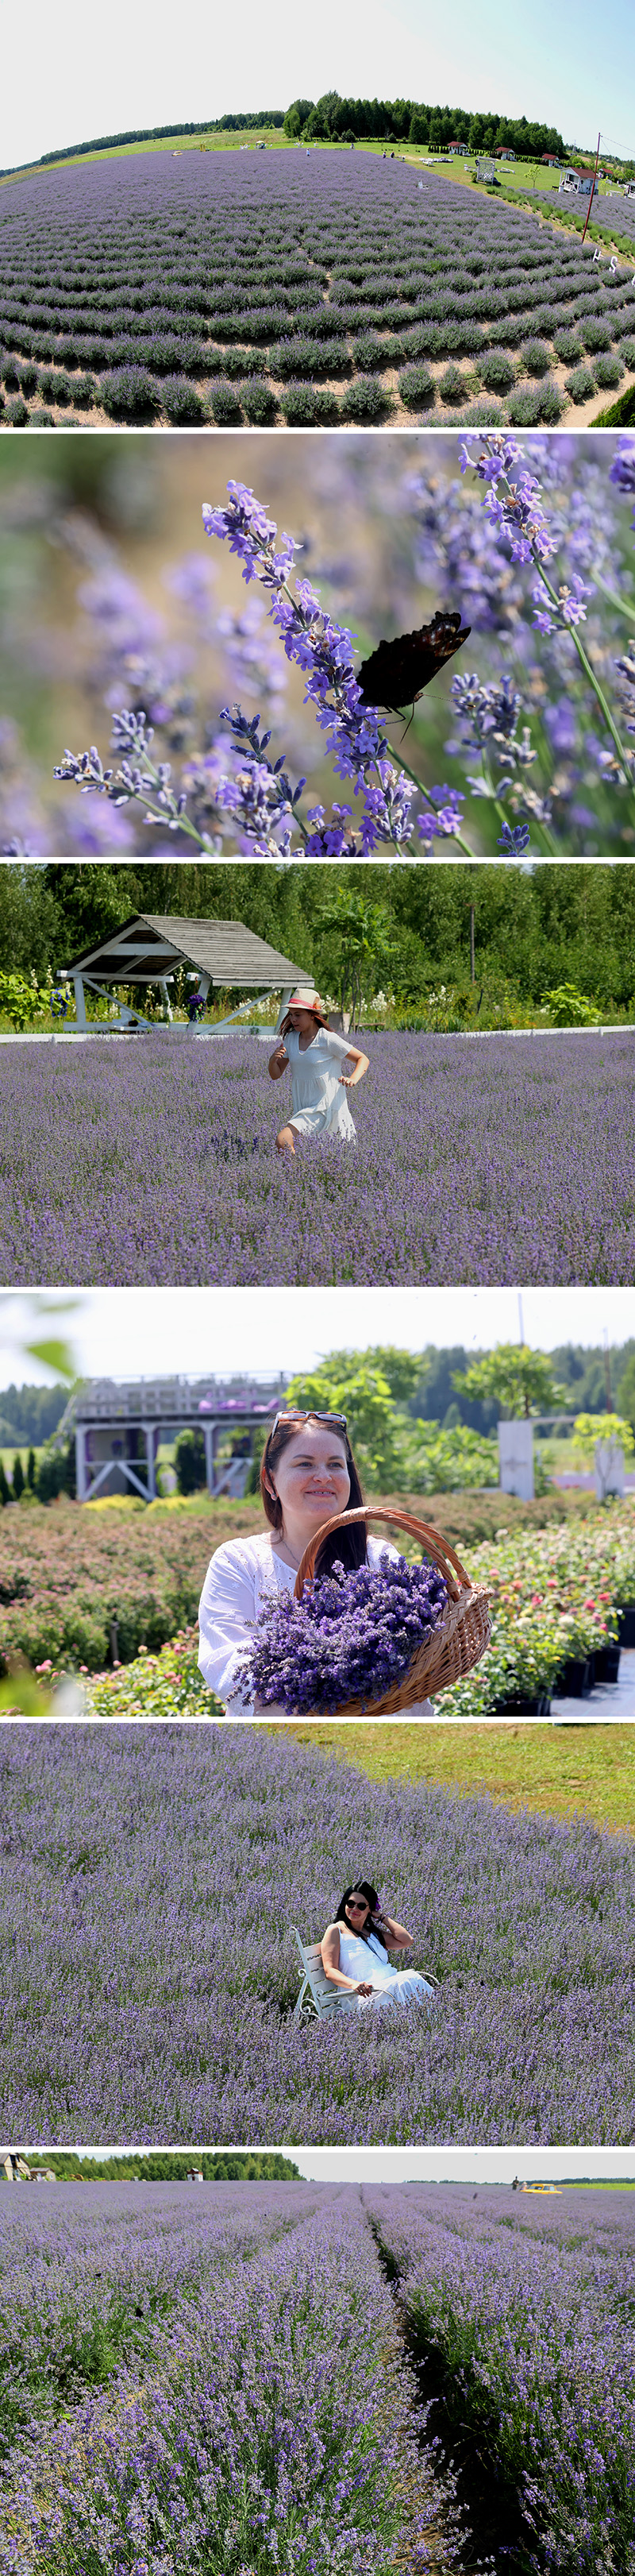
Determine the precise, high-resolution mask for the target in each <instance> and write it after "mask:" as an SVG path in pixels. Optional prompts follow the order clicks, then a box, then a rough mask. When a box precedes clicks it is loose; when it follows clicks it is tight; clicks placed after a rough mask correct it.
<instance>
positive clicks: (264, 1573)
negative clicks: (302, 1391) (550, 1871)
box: [199, 1411, 432, 1718]
mask: <svg viewBox="0 0 635 2576" xmlns="http://www.w3.org/2000/svg"><path fill="white" fill-rule="evenodd" d="M260 1490H261V1494H262V1501H263V1507H264V1511H265V1515H266V1518H267V1520H268V1522H269V1529H268V1530H267V1531H262V1532H261V1531H255V1532H254V1535H253V1537H251V1536H250V1537H248V1538H241V1539H236V1540H233V1541H230V1542H229V1543H228V1545H226V1546H225V1547H219V1548H217V1550H216V1554H215V1556H213V1557H212V1560H211V1564H210V1566H209V1567H208V1571H207V1574H206V1577H205V1582H204V1585H203V1591H202V1595H201V1602H200V1608H199V1626H200V1637H201V1642H200V1650H199V1664H200V1668H201V1672H202V1673H203V1675H204V1678H205V1681H206V1682H207V1683H208V1685H209V1688H210V1690H211V1691H213V1692H214V1695H215V1698H216V1699H220V1700H221V1701H222V1702H223V1704H224V1705H225V1706H226V1707H227V1705H228V1703H229V1709H228V1713H229V1715H230V1716H232V1717H240V1718H245V1717H253V1716H254V1714H257V1712H258V1703H257V1701H256V1702H254V1701H250V1700H247V1699H245V1698H244V1696H243V1688H244V1685H243V1684H242V1683H241V1666H242V1661H243V1658H244V1654H245V1648H246V1647H247V1646H248V1645H249V1643H250V1641H251V1638H252V1635H253V1631H254V1629H255V1626H256V1622H257V1620H258V1616H259V1613H260V1611H261V1610H262V1609H263V1608H264V1606H265V1603H266V1601H267V1599H271V1596H272V1594H273V1595H274V1597H275V1594H276V1593H278V1594H281V1593H285V1592H286V1593H293V1591H294V1589H295V1581H296V1576H297V1572H298V1567H299V1565H300V1563H301V1560H302V1557H303V1555H304V1551H305V1548H306V1547H307V1545H308V1543H309V1541H310V1540H311V1539H313V1538H315V1535H316V1531H318V1530H320V1529H321V1528H322V1526H323V1523H324V1522H325V1521H329V1520H331V1519H332V1518H333V1516H334V1515H335V1514H336V1513H338V1512H343V1511H346V1509H347V1507H349V1506H350V1507H351V1508H356V1507H357V1505H361V1504H362V1503H363V1494H362V1488H361V1484H360V1480H359V1475H358V1472H357V1467H356V1465H355V1460H354V1457H353V1452H352V1449H351V1446H350V1442H349V1439H348V1433H347V1429H346V1416H345V1414H343V1413H337V1414H333V1415H332V1416H328V1415H323V1414H318V1413H301V1412H295V1411H293V1412H290V1413H288V1414H284V1413H283V1414H276V1418H275V1422H274V1423H273V1426H272V1429H271V1431H270V1433H269V1437H268V1439H267V1441H266V1443H265V1448H264V1451H263V1458H262V1466H261V1470H260ZM385 1556H388V1557H389V1559H390V1560H391V1562H392V1563H396V1561H397V1550H396V1549H395V1548H393V1547H389V1546H386V1543H385V1541H383V1540H382V1541H380V1540H377V1539H372V1538H368V1537H367V1536H366V1532H365V1529H364V1525H363V1523H361V1522H359V1523H358V1524H357V1525H356V1524H355V1523H353V1524H349V1526H348V1528H347V1529H345V1530H341V1529H340V1530H337V1531H336V1532H335V1533H334V1535H333V1537H332V1538H330V1539H326V1540H325V1542H324V1545H323V1547H322V1548H321V1549H320V1552H319V1556H318V1562H317V1569H316V1570H317V1574H318V1578H319V1576H320V1574H326V1573H327V1572H330V1570H331V1567H332V1565H333V1563H334V1561H335V1559H336V1558H337V1559H339V1561H340V1562H341V1563H343V1564H344V1565H346V1566H348V1567H349V1568H350V1567H354V1566H359V1565H369V1566H371V1567H377V1566H379V1565H380V1563H381V1559H382V1557H385ZM266 1714H267V1717H268V1718H275V1717H276V1716H281V1715H283V1714H284V1712H283V1711H282V1710H281V1709H277V1708H275V1707H271V1706H269V1705H268V1707H267V1712H266ZM409 1715H411V1716H412V1717H430V1716H431V1715H432V1708H431V1703H430V1701H429V1700H428V1699H426V1700H421V1701H419V1702H417V1703H415V1705H414V1707H413V1708H412V1709H411V1710H409Z"/></svg>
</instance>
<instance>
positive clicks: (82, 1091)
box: [0, 1030, 635, 1287]
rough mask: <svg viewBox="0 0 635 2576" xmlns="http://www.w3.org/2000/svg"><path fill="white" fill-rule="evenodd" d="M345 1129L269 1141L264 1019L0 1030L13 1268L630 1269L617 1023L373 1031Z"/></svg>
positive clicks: (145, 1277)
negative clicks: (531, 1031) (227, 1029)
mask: <svg viewBox="0 0 635 2576" xmlns="http://www.w3.org/2000/svg"><path fill="white" fill-rule="evenodd" d="M368 1053H369V1055H370V1073H369V1075H368V1076H367V1079H366V1081H365V1084H364V1086H363V1090H359V1091H356V1093H355V1100H354V1112H355V1124H356V1127H357V1145H356V1147H355V1148H354V1149H353V1148H351V1147H350V1146H348V1145H346V1146H344V1145H340V1144H339V1142H338V1141H337V1140H332V1139H329V1138H323V1137H321V1138H318V1139H314V1138H311V1140H310V1141H308V1140H307V1139H305V1138H304V1137H300V1138H299V1140H298V1151H297V1154H296V1157H295V1160H294V1161H293V1163H289V1164H288V1163H287V1159H286V1157H284V1158H283V1157H280V1156H278V1157H277V1156H276V1152H275V1136H276V1130H277V1127H278V1124H279V1120H280V1113H281V1108H282V1107H283V1105H284V1104H285V1103H286V1099H287V1094H286V1091H285V1089H284V1086H279V1087H278V1089H277V1091H276V1093H275V1095H274V1092H273V1089H272V1086H271V1084H270V1081H269V1077H268V1073H267V1051H266V1049H265V1047H264V1046H262V1045H261V1044H260V1042H259V1040H258V1039H256V1038H249V1037H248V1036H242V1037H239V1036H237V1037H228V1038H226V1039H224V1040H220V1041H216V1042H214V1041H211V1042H209V1043H206V1042H205V1043H199V1042H198V1040H194V1039H191V1038H190V1037H189V1035H187V1034H186V1033H185V1032H182V1033H178V1032H177V1031H176V1030H175V1031H174V1033H173V1034H170V1032H168V1031H165V1032H163V1031H162V1032H157V1033H156V1035H155V1034H154V1032H150V1033H148V1034H147V1035H144V1036H143V1037H140V1038H137V1039H136V1040H135V1039H134V1038H133V1039H120V1040H117V1039H112V1038H111V1039H109V1040H108V1039H104V1040H100V1039H98V1038H95V1039H92V1038H91V1039H90V1040H89V1041H87V1042H86V1043H85V1044H84V1045H81V1044H80V1045H79V1046H77V1048H76V1047H75V1046H74V1045H73V1046H70V1045H60V1046H58V1045H56V1043H55V1041H54V1040H52V1041H51V1042H50V1043H49V1044H42V1045H37V1046H32V1047H31V1046H24V1045H21V1044H20V1042H19V1041H16V1043H15V1045H13V1044H11V1043H9V1044H8V1045H5V1046H4V1047H3V1050H2V1060H1V1065H0V1083H1V1095H0V1097H1V1107H0V1203H1V1214H0V1271H1V1276H2V1278H3V1280H4V1282H5V1285H7V1286H12V1287H13V1286H23V1285H29V1284H30V1283H31V1282H32V1281H33V1280H34V1279H37V1280H38V1281H39V1282H41V1283H42V1285H51V1286H57V1285H58V1284H62V1283H63V1284H66V1283H67V1282H68V1280H69V1279H71V1280H73V1281H74V1282H75V1283H77V1284H79V1283H80V1282H82V1283H83V1282H90V1283H92V1284H95V1285H97V1284H99V1283H101V1282H107V1283H109V1284H115V1283H117V1284H118V1285H120V1286H124V1285H130V1284H135V1283H139V1282H144V1281H147V1282H148V1283H151V1284H152V1285H155V1284H157V1283H158V1284H161V1283H162V1282H168V1281H174V1282H182V1283H184V1284H188V1285H191V1284H193V1283H196V1284H201V1285H205V1284H207V1283H208V1282H209V1283H213V1284H222V1285H225V1284H227V1283H232V1282H235V1283H236V1284H237V1285H239V1286H249V1285H250V1284H253V1283H254V1282H256V1283H257V1282H258V1281H260V1280H262V1281H271V1282H276V1283H277V1282H280V1283H284V1284H290V1285H292V1286H295V1285H299V1286H305V1285H309V1286H310V1285H312V1284H314V1283H316V1282H324V1283H325V1284H327V1285H331V1283H333V1282H340V1281H359V1282H366V1283H370V1284H374V1283H375V1282H380V1281H383V1280H394V1281H395V1283H396V1284H398V1285H400V1286H402V1285H404V1283H406V1282H409V1281H410V1282H412V1281H414V1282H419V1281H424V1280H427V1279H432V1280H435V1281H440V1280H448V1281H468V1282H469V1281H475V1282H483V1283H485V1284H489V1283H490V1282H492V1281H494V1282H498V1281H501V1280H512V1281H514V1280H517V1279H527V1280H530V1279H535V1280H541V1281H547V1282H550V1281H554V1282H558V1283H561V1282H568V1281H569V1280H578V1281H579V1280H582V1281H585V1282H587V1283H591V1282H593V1281H600V1282H604V1281H610V1282H612V1283H614V1282H620V1283H629V1282H630V1281H631V1280H632V1279H633V1277H634V1275H635V1217H634V1213H633V1210H634V1204H635V1202H634V1190H635V1125H634V1120H633V1082H632V1068H633V1038H632V1035H631V1033H630V1031H628V1030H625V1031H624V1032H621V1031H607V1032H602V1033H601V1034H600V1035H599V1036H587V1035H586V1034H585V1033H579V1032H577V1031H575V1030H573V1031H566V1032H565V1033H564V1034H563V1035H558V1036H556V1035H554V1034H551V1035H543V1034H542V1032H539V1033H536V1034H535V1035H527V1036H525V1035H524V1034H521V1035H518V1034H515V1035H514V1036H513V1037H511V1036H510V1037H505V1036H501V1037H500V1038H499V1037H497V1036H492V1037H487V1038H483V1039H478V1040H477V1039H474V1040H472V1039H470V1040H466V1039H463V1038H454V1037H443V1036H440V1037H429V1036H423V1037H422V1036H421V1035H416V1034H408V1033H395V1032H390V1031H380V1032H379V1033H377V1034H376V1035H374V1036H373V1037H370V1038H369V1039H368Z"/></svg>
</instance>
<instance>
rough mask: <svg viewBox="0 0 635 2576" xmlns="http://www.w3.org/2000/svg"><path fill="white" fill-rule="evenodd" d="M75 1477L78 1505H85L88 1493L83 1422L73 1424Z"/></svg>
mask: <svg viewBox="0 0 635 2576" xmlns="http://www.w3.org/2000/svg"><path fill="white" fill-rule="evenodd" d="M75 1477H76V1483H77V1500H78V1503H85V1501H86V1495H87V1492H88V1474H87V1467H86V1428H85V1424H84V1423H83V1422H76V1424H75Z"/></svg>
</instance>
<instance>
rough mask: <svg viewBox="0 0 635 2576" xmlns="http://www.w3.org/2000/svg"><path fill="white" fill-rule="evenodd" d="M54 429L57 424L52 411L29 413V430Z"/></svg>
mask: <svg viewBox="0 0 635 2576" xmlns="http://www.w3.org/2000/svg"><path fill="white" fill-rule="evenodd" d="M54 428H55V422H54V419H53V413H52V411H32V412H30V413H29V429H54Z"/></svg>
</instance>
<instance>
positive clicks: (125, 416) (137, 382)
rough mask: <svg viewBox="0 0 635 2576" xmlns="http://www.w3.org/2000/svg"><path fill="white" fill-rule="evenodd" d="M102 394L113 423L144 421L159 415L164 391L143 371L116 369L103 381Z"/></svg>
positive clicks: (139, 369)
mask: <svg viewBox="0 0 635 2576" xmlns="http://www.w3.org/2000/svg"><path fill="white" fill-rule="evenodd" d="M100 392H101V399H102V405H103V409H104V411H107V413H108V416H109V419H110V420H143V419H144V417H147V415H148V413H152V412H156V411H158V409H159V405H160V403H161V401H162V390H161V391H159V388H158V386H157V385H155V384H154V383H153V379H152V376H148V375H146V372H145V368H143V367H117V368H116V369H115V371H114V373H113V374H112V375H110V376H103V377H102V381H101V387H100Z"/></svg>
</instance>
